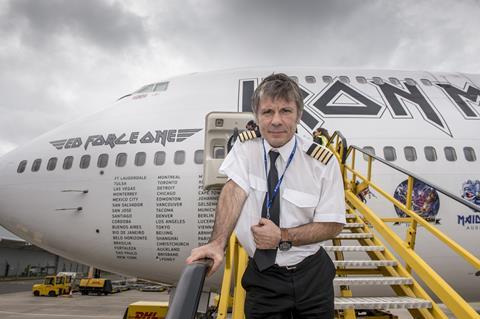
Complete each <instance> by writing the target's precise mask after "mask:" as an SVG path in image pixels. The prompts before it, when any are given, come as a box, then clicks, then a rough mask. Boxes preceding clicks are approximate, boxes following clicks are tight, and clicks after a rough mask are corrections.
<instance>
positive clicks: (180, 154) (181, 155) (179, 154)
mask: <svg viewBox="0 0 480 319" xmlns="http://www.w3.org/2000/svg"><path fill="white" fill-rule="evenodd" d="M173 162H174V163H175V164H177V165H182V164H184V163H185V151H176V152H175V154H174V155H173Z"/></svg>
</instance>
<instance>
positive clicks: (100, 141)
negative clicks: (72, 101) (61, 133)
mask: <svg viewBox="0 0 480 319" xmlns="http://www.w3.org/2000/svg"><path fill="white" fill-rule="evenodd" d="M201 130H202V129H200V128H195V129H178V130H177V129H174V130H156V131H148V132H146V133H142V134H140V132H131V133H122V134H119V135H117V134H115V133H109V134H107V135H90V136H89V137H87V138H86V139H82V138H81V137H72V138H66V139H62V140H56V141H51V142H50V144H52V145H53V146H54V147H55V148H56V149H57V150H61V149H71V148H79V147H80V146H82V145H83V147H84V148H85V150H86V149H87V148H88V147H90V146H110V148H114V147H115V146H116V145H125V144H137V143H141V144H150V143H160V144H162V145H163V146H165V144H166V143H178V142H183V141H184V140H186V139H187V138H189V137H190V136H192V135H193V134H195V133H197V132H199V131H201Z"/></svg>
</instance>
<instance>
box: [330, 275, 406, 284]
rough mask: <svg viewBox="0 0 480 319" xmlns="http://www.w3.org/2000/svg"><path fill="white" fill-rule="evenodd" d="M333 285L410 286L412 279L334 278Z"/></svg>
mask: <svg viewBox="0 0 480 319" xmlns="http://www.w3.org/2000/svg"><path fill="white" fill-rule="evenodd" d="M333 283H334V284H335V285H337V286H340V285H341V286H352V285H385V286H389V285H411V284H413V280H412V278H408V277H372V276H370V277H368V276H362V277H336V278H335V279H334V280H333Z"/></svg>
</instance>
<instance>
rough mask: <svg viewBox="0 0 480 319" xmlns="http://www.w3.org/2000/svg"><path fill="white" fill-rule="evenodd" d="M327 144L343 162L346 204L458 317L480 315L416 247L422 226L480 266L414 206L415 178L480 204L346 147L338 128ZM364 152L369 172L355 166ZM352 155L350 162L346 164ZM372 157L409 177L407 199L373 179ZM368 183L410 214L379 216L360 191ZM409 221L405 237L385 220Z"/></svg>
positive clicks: (477, 261) (465, 202)
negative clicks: (419, 254)
mask: <svg viewBox="0 0 480 319" xmlns="http://www.w3.org/2000/svg"><path fill="white" fill-rule="evenodd" d="M328 146H329V147H330V149H331V150H332V151H335V153H336V155H337V159H339V161H340V162H341V169H342V174H343V178H344V185H345V197H346V201H347V204H348V205H349V206H350V207H352V208H353V209H355V210H357V211H358V212H360V213H361V214H362V215H363V218H364V220H365V221H366V222H367V223H369V224H371V225H372V226H373V227H374V228H375V230H376V231H377V232H378V233H379V234H380V235H381V236H382V237H383V238H384V239H385V240H386V241H387V242H388V243H389V244H390V245H391V247H392V248H393V249H394V250H395V252H396V253H397V254H398V255H399V256H400V257H401V258H402V259H403V260H404V261H405V263H406V269H407V270H408V271H409V272H411V270H412V269H413V271H415V272H416V273H417V274H418V276H419V278H420V279H421V280H422V281H423V282H424V283H425V284H426V285H427V286H428V287H429V288H430V289H431V290H432V291H433V292H434V293H435V294H436V295H437V297H438V298H439V299H440V300H441V301H442V302H443V303H444V304H445V305H446V306H447V307H448V308H449V309H450V310H451V311H452V312H453V314H454V315H455V316H456V317H457V318H480V315H479V314H478V313H477V312H476V311H475V310H474V309H473V308H472V307H471V306H470V305H469V304H468V303H467V302H466V301H465V300H464V299H463V298H462V297H461V296H460V295H459V294H458V293H457V292H456V291H455V290H454V289H453V288H452V287H451V286H450V285H449V284H448V283H447V282H445V280H443V279H442V278H441V277H440V276H439V275H438V274H437V273H436V272H435V271H434V270H433V269H432V268H431V267H430V266H429V265H428V264H427V263H426V262H425V261H424V260H423V259H422V258H421V257H420V256H418V255H417V254H416V253H415V251H414V248H415V238H416V231H417V226H418V225H421V226H423V227H424V228H425V229H426V230H427V231H429V232H430V233H431V234H432V235H434V236H435V237H436V238H438V239H439V240H441V241H442V242H443V243H445V244H446V245H447V246H448V247H450V248H451V249H452V250H453V251H454V252H455V253H457V254H458V255H459V256H461V257H462V258H464V259H465V260H466V261H467V262H469V263H470V264H471V265H472V266H473V268H474V269H475V271H478V270H480V260H479V259H478V258H477V257H475V256H474V255H473V254H471V253H470V252H468V251H467V250H465V249H464V248H463V247H461V246H460V245H459V244H458V243H456V242H455V241H454V240H452V239H451V238H449V237H448V236H447V235H445V234H444V233H442V232H441V231H440V230H439V229H438V228H436V227H435V226H434V225H432V224H430V223H429V222H428V221H426V220H425V219H424V218H422V217H421V216H419V215H418V214H417V213H416V212H415V211H413V210H412V193H413V184H414V180H420V181H422V182H424V183H425V184H427V185H429V186H431V187H433V188H435V189H436V190H437V191H439V192H441V193H443V194H444V195H446V196H448V197H450V198H452V199H453V200H455V201H457V202H458V203H460V204H462V205H465V206H467V207H469V208H471V209H473V210H476V211H479V210H480V207H478V206H476V205H474V204H472V203H470V202H467V201H466V200H464V199H463V198H460V197H458V196H455V195H453V194H451V193H449V192H448V191H446V190H444V189H442V188H440V187H437V186H434V185H432V184H431V183H429V182H426V181H425V180H422V179H421V178H420V177H417V176H415V175H414V174H412V173H410V172H408V171H406V170H404V169H402V168H400V167H397V166H395V165H393V164H392V163H389V162H387V161H385V160H383V159H382V158H379V157H377V156H375V155H372V154H370V153H369V152H367V151H365V150H363V149H361V148H358V147H356V146H350V147H348V149H347V147H346V140H345V138H343V136H342V135H341V133H340V132H338V131H337V132H335V133H334V135H333V136H332V137H331V138H330V140H329V144H328ZM357 152H361V153H362V154H363V155H366V156H368V163H367V172H366V176H365V175H364V174H362V173H361V172H359V171H358V170H357V169H356V168H355V164H356V153H357ZM348 159H350V160H351V161H350V162H351V164H350V165H348V164H347V160H348ZM373 159H375V160H376V161H378V163H380V164H383V165H387V166H389V167H391V168H393V169H394V170H396V171H398V172H401V173H404V174H405V175H407V178H408V185H407V198H406V203H405V204H404V203H401V202H399V201H398V200H396V199H395V198H394V197H393V196H391V195H390V194H388V193H387V192H385V191H384V190H382V189H381V188H380V187H379V186H378V185H377V184H376V183H374V181H372V170H373ZM367 187H369V188H372V189H374V190H376V191H377V192H378V193H379V194H380V195H381V196H383V197H384V198H385V199H386V200H388V201H389V202H391V203H392V204H393V205H395V206H396V207H398V208H399V209H401V210H402V211H403V212H404V213H405V214H406V215H408V216H409V218H388V219H387V218H384V219H382V218H380V217H378V215H377V214H375V213H374V212H373V211H372V210H371V209H370V208H369V207H368V206H367V205H366V204H365V203H364V202H363V201H362V200H361V199H360V198H359V197H358V196H357V195H358V194H359V193H360V192H361V191H363V190H364V189H366V188H367ZM391 221H393V222H397V221H401V222H407V223H410V227H409V228H408V230H407V236H406V240H405V241H404V240H402V239H401V238H400V237H399V236H398V235H397V234H396V233H395V232H393V230H392V229H391V228H390V227H389V226H388V225H387V224H386V222H391Z"/></svg>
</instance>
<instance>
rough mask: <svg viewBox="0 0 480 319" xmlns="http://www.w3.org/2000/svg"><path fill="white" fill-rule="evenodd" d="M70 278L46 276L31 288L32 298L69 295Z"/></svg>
mask: <svg viewBox="0 0 480 319" xmlns="http://www.w3.org/2000/svg"><path fill="white" fill-rule="evenodd" d="M70 290H71V277H69V276H47V277H45V280H44V281H43V283H41V284H35V285H33V287H32V292H33V295H34V296H49V297H56V296H59V295H63V294H68V293H70Z"/></svg>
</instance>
